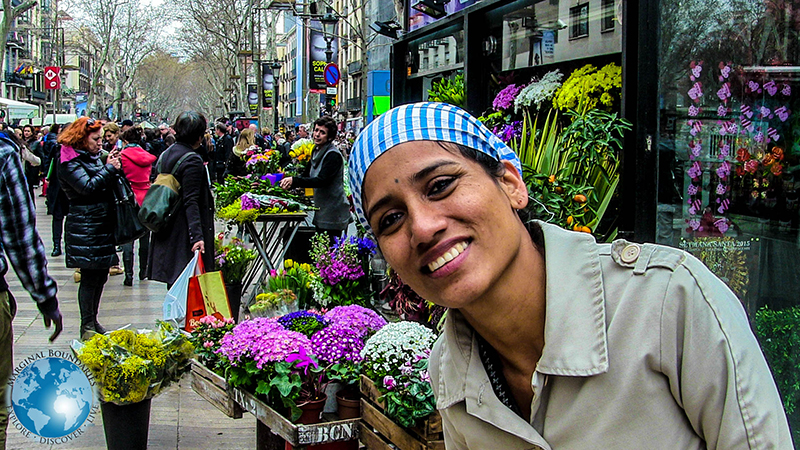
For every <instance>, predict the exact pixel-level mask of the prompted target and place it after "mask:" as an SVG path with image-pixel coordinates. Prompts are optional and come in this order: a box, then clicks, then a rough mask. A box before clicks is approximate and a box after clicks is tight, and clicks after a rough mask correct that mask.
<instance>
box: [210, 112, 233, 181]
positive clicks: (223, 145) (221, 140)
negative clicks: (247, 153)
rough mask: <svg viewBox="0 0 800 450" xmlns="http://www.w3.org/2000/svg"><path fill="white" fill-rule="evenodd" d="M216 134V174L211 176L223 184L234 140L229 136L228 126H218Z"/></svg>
mask: <svg viewBox="0 0 800 450" xmlns="http://www.w3.org/2000/svg"><path fill="white" fill-rule="evenodd" d="M215 133H216V135H217V144H216V148H215V149H214V160H215V165H214V169H215V171H216V174H213V173H212V174H211V176H212V177H216V179H217V182H218V183H222V182H223V181H224V180H225V163H226V162H227V161H228V158H230V156H231V153H232V152H233V138H232V137H231V135H230V134H228V126H227V125H225V124H224V123H218V124H217V125H216V130H215Z"/></svg>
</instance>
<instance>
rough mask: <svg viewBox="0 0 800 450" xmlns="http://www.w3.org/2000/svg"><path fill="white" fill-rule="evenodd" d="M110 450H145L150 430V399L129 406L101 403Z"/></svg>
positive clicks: (107, 443)
mask: <svg viewBox="0 0 800 450" xmlns="http://www.w3.org/2000/svg"><path fill="white" fill-rule="evenodd" d="M100 410H101V411H102V414H103V430H104V431H105V433H106V447H107V448H108V450H144V449H146V448H147V434H148V432H149V430H150V399H149V398H148V399H147V400H142V401H141V402H137V403H131V404H129V405H116V404H114V403H108V402H102V403H100Z"/></svg>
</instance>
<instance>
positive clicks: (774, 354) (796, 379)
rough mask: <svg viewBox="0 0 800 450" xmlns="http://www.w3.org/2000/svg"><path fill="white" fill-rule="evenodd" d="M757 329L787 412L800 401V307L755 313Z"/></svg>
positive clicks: (795, 409) (765, 309)
mask: <svg viewBox="0 0 800 450" xmlns="http://www.w3.org/2000/svg"><path fill="white" fill-rule="evenodd" d="M755 332H756V336H758V341H759V343H760V344H761V349H762V350H763V351H764V356H766V358H767V362H768V363H769V366H770V368H771V369H772V375H773V376H774V377H775V383H776V384H777V385H778V391H780V394H781V400H783V407H784V409H785V410H786V414H787V415H792V414H794V413H795V412H796V411H797V405H798V404H800V306H795V307H792V308H787V309H783V310H778V311H775V310H772V309H770V308H769V307H767V306H764V307H763V308H761V309H759V310H758V312H756V314H755Z"/></svg>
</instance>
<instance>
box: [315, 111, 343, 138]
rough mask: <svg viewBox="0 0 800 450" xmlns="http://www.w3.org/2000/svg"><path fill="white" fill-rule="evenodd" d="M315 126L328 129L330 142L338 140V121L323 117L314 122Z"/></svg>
mask: <svg viewBox="0 0 800 450" xmlns="http://www.w3.org/2000/svg"><path fill="white" fill-rule="evenodd" d="M314 126H315V127H316V126H320V127H325V128H327V129H328V141H332V140H334V139H336V132H337V131H339V129H338V128H337V127H336V121H335V120H333V118H332V117H331V116H322V117H320V118H319V119H317V120H315V121H314Z"/></svg>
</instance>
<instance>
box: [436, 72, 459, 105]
mask: <svg viewBox="0 0 800 450" xmlns="http://www.w3.org/2000/svg"><path fill="white" fill-rule="evenodd" d="M465 100H466V96H465V92H464V75H463V74H462V75H456V77H455V78H453V79H452V80H449V79H447V78H444V79H442V80H440V81H434V82H433V83H432V84H431V88H430V90H428V101H431V102H443V103H450V104H451V105H456V106H458V107H459V108H463V107H464V102H465Z"/></svg>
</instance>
